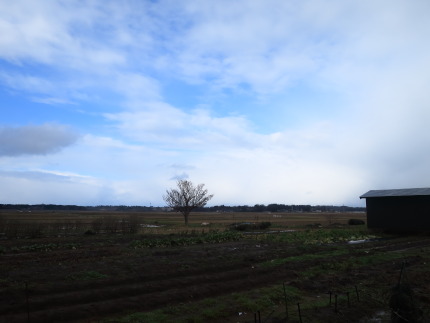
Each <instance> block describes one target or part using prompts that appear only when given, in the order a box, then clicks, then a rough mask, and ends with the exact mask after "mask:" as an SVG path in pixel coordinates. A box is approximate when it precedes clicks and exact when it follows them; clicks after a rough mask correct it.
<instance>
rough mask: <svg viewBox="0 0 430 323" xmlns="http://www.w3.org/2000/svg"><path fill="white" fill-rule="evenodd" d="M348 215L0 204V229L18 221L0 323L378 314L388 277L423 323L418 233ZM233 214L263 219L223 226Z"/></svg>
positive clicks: (1, 288)
mask: <svg viewBox="0 0 430 323" xmlns="http://www.w3.org/2000/svg"><path fill="white" fill-rule="evenodd" d="M351 218H355V219H365V216H364V214H355V213H354V214H351V213H345V214H340V213H336V214H324V213H321V214H317V213H315V214H288V213H285V214H267V213H261V214H257V213H234V214H233V213H230V214H229V213H223V214H212V213H197V214H191V216H190V226H189V227H185V226H183V219H182V218H181V216H180V215H177V214H174V213H154V214H152V213H128V214H126V213H119V212H118V213H109V214H106V213H103V212H93V213H88V212H49V213H48V212H41V213H38V212H31V213H28V212H27V213H25V212H11V211H9V212H3V213H0V221H1V223H0V228H2V229H3V231H5V230H6V231H7V230H11V229H10V228H9V227H8V226H10V225H11V224H13V225H12V226H11V227H16V228H26V229H22V230H21V229H19V230H18V231H17V237H18V238H17V237H15V238H13V237H11V236H9V237H8V236H6V234H4V235H3V236H2V240H0V295H1V297H0V322H28V321H29V322H66V321H68V322H255V320H257V321H258V320H259V319H258V314H259V315H260V321H261V322H285V321H286V320H285V318H286V315H287V314H288V318H289V320H288V322H299V320H300V316H301V318H302V320H303V322H367V321H369V320H370V318H371V317H374V316H375V315H377V314H378V315H379V316H380V317H381V320H382V322H388V321H389V319H390V315H391V313H390V306H389V302H390V298H392V297H393V295H394V293H393V289H392V288H393V286H396V285H397V284H398V282H399V280H400V281H401V285H400V286H401V287H405V288H406V287H409V288H410V289H411V291H412V292H413V295H412V296H411V295H409V294H408V295H407V296H404V295H403V296H404V297H406V298H407V299H408V300H409V301H410V303H411V304H412V305H411V306H412V307H414V308H415V311H413V312H411V311H409V312H407V311H406V310H403V312H402V313H399V314H402V315H410V317H412V315H415V317H416V318H419V319H423V320H427V321H428V319H429V310H430V309H429V305H428V304H430V252H429V251H430V236H428V235H423V234H422V235H415V236H396V235H382V234H380V233H373V232H369V231H368V230H367V229H366V228H365V226H348V225H347V224H346V223H347V222H348V220H349V219H351ZM112 219H114V220H115V221H112ZM97 221H98V223H99V224H100V223H101V225H100V227H99V232H98V233H96V232H94V231H95V229H96V226H95V222H97ZM238 222H257V223H261V222H270V223H271V224H272V225H271V226H270V227H269V228H267V229H265V230H254V231H253V232H238V231H226V230H227V229H228V228H229V225H230V224H231V223H238ZM112 223H116V224H115V225H113V224H112ZM130 223H137V224H138V230H136V232H134V233H130V231H133V230H129V228H130ZM316 224H320V226H319V225H316ZM109 226H110V227H109ZM31 228H38V229H37V230H36V231H37V232H36V233H37V234H36V235H38V237H27V238H25V237H24V236H25V235H26V234H28V233H32V232H33V233H34V230H33V231H31V230H30V229H31ZM106 228H108V229H106ZM109 228H111V229H112V228H114V229H112V230H111V229H109ZM89 231H90V232H89ZM273 231H274V232H273ZM282 231H291V232H282ZM0 233H4V232H2V230H0ZM12 233H13V232H9V235H12ZM94 233H96V234H94ZM375 236H378V237H379V238H383V239H380V240H374V241H370V242H366V243H360V244H348V243H347V241H348V240H351V239H353V240H358V239H366V238H372V237H373V238H374V237H375ZM402 268H403V270H402ZM400 273H402V276H400ZM400 277H401V278H400ZM284 286H285V290H284ZM330 292H331V294H330ZM330 295H331V298H332V301H331V304H330ZM335 299H336V300H337V304H336V302H335ZM285 301H287V308H286V306H285ZM298 304H299V305H298ZM299 307H300V316H299V312H298V308H299ZM286 309H287V310H288V312H287V311H286ZM254 313H256V314H255V316H254ZM423 322H424V321H423Z"/></svg>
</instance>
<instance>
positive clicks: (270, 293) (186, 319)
mask: <svg viewBox="0 0 430 323" xmlns="http://www.w3.org/2000/svg"><path fill="white" fill-rule="evenodd" d="M286 293H287V301H289V302H292V301H297V300H298V299H299V298H300V296H299V291H298V290H297V289H296V288H295V287H293V286H286ZM283 302H285V297H284V289H283V286H282V285H275V286H270V287H265V288H258V289H253V290H250V291H247V292H241V293H233V294H231V295H228V296H221V297H218V298H206V299H203V300H200V301H197V302H193V303H186V304H179V305H173V306H167V307H165V308H161V309H158V310H155V311H151V312H145V313H133V314H129V315H126V316H122V317H120V318H115V319H108V320H104V321H102V322H103V323H113V322H119V323H159V322H176V323H190V322H192V323H204V322H207V321H209V320H223V319H226V318H228V317H231V316H233V315H239V314H238V313H240V312H242V313H245V312H248V313H254V312H256V311H259V310H267V309H269V308H272V307H273V308H275V307H278V306H279V305H281V304H284V303H283Z"/></svg>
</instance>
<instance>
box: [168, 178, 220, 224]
mask: <svg viewBox="0 0 430 323" xmlns="http://www.w3.org/2000/svg"><path fill="white" fill-rule="evenodd" d="M177 185H178V188H177V189H171V190H167V191H166V195H164V196H163V199H164V201H165V202H166V204H167V205H168V206H169V207H171V208H173V210H175V211H176V212H180V213H182V215H183V216H184V219H185V225H188V216H189V215H190V212H191V211H192V210H193V209H195V208H198V207H203V206H205V205H206V203H207V202H208V201H209V200H210V199H211V198H212V197H213V195H208V190H206V189H204V186H205V185H204V184H199V185H197V186H196V187H194V185H193V183H191V182H190V181H186V180H178V182H177Z"/></svg>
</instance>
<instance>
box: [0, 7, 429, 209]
mask: <svg viewBox="0 0 430 323" xmlns="http://www.w3.org/2000/svg"><path fill="white" fill-rule="evenodd" d="M429 14H430V2H429V1H428V0H422V1H421V0H415V1H406V0H395V1H393V0H380V1H374V0H357V1H344V0H338V1H336V0H331V1H328V0H327V1H325V0H314V1H313V0H261V1H260V0H255V1H249V0H238V1H229V0H217V1H212V0H203V1H202V0H183V1H175V0H165V1H164V0H160V1H149V0H148V1H145V0H141V1H138V0H135V1H133V0H130V1H128V0H121V1H120V0H118V1H116V0H115V1H114V0H94V1H73V0H72V1H32V0H28V1H25V0H15V1H9V0H0V35H1V36H0V184H1V185H0V203H30V204H33V203H55V204H79V205H99V204H111V205H118V204H124V205H148V206H149V205H153V206H162V205H164V203H163V201H162V195H163V194H164V192H165V190H166V189H167V188H171V187H174V186H175V182H176V180H177V179H189V180H191V181H193V182H195V183H196V184H198V183H204V184H205V185H206V188H208V190H209V191H210V193H213V194H214V195H215V196H214V198H213V200H212V201H211V202H210V205H220V204H225V205H239V204H241V205H242V204H248V205H254V204H257V203H259V204H260V203H262V204H269V203H286V204H334V205H342V204H344V205H354V206H361V205H363V204H364V202H363V201H360V200H359V195H361V194H363V193H365V192H366V191H368V190H370V189H386V188H409V187H428V186H430V171H429V165H430V95H429V93H430V91H429V87H430V42H429V39H430V19H428V17H429Z"/></svg>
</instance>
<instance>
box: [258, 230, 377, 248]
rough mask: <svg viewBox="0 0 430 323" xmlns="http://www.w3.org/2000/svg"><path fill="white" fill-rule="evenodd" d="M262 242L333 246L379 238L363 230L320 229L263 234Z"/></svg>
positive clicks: (260, 237)
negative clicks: (340, 243) (333, 244)
mask: <svg viewBox="0 0 430 323" xmlns="http://www.w3.org/2000/svg"><path fill="white" fill-rule="evenodd" d="M258 238H259V239H261V240H268V241H274V242H290V243H298V244H302V245H316V244H332V243H338V242H347V241H351V240H366V239H375V238H377V236H375V235H373V234H371V233H370V232H369V231H367V230H365V229H364V230H363V229H344V228H342V229H318V230H304V231H294V232H285V233H278V234H262V235H260V236H259V237H258Z"/></svg>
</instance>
